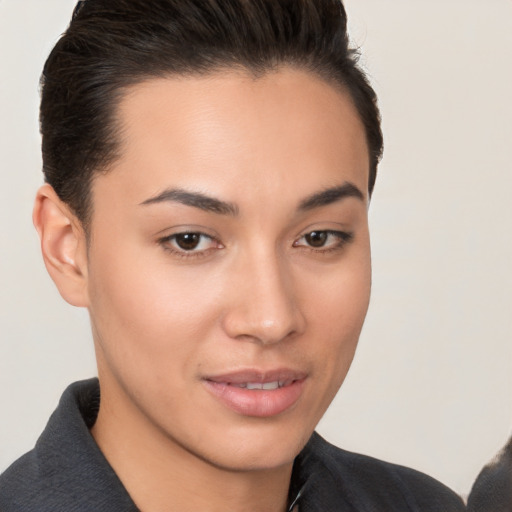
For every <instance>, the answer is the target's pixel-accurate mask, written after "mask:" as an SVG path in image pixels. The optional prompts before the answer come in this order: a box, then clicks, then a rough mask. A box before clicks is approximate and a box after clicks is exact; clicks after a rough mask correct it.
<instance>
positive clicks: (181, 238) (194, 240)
mask: <svg viewBox="0 0 512 512" xmlns="http://www.w3.org/2000/svg"><path fill="white" fill-rule="evenodd" d="M201 236H202V235H201V234H200V233H180V234H178V235H174V240H175V243H176V245H177V246H178V247H179V248H180V249H183V250H184V251H193V250H194V249H197V247H198V246H199V244H200V242H201Z"/></svg>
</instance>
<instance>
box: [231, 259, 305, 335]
mask: <svg viewBox="0 0 512 512" xmlns="http://www.w3.org/2000/svg"><path fill="white" fill-rule="evenodd" d="M232 277H233V279H232V280H230V288H231V290H230V292H231V293H230V295H231V296H232V299H231V301H230V303H229V306H228V308H227V311H225V314H224V316H223V327H224V330H225V332H226V333H227V334H228V336H230V337H231V338H236V339H246V340H251V341H256V342H259V343H261V344H263V345H271V344H275V343H278V342H280V341H282V340H285V339H287V338H290V337H292V336H294V335H297V334H300V333H302V332H303V331H304V328H305V324H306V321H305V317H304V315H303V313H302V311H301V308H300V302H299V297H297V294H296V291H295V286H294V284H295V283H294V279H293V275H292V272H291V271H290V269H289V268H287V265H286V262H283V261H281V260H280V258H279V257H278V256H275V255H273V256H272V257H268V256H267V257H264V256H261V257H259V258H258V257H253V258H250V259H249V260H248V261H246V262H244V263H243V264H239V265H238V268H237V270H236V271H235V275H233V276H232Z"/></svg>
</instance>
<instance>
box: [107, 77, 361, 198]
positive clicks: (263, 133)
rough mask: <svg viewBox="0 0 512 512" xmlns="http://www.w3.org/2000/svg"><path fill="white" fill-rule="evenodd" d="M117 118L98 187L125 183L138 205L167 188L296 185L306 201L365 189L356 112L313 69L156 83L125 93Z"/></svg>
mask: <svg viewBox="0 0 512 512" xmlns="http://www.w3.org/2000/svg"><path fill="white" fill-rule="evenodd" d="M117 116H118V122H119V126H120V133H121V148H120V152H119V154H120V157H119V159H118V161H117V162H116V163H115V164H114V166H113V169H112V171H111V172H110V173H108V174H106V175H102V176H100V177H99V179H98V181H101V180H103V179H113V180H118V181H123V182H124V185H123V186H125V187H128V188H129V189H130V190H131V192H132V193H133V197H134V201H136V200H139V199H140V201H142V200H144V199H145V198H146V197H147V196H148V195H153V194H155V193H157V192H158V191H159V189H161V188H164V187H168V186H170V185H175V186H179V187H184V188H187V187H192V188H194V189H199V190H201V189H204V188H208V189H209V190H211V188H212V186H213V185H212V184H215V187H216V188H217V189H219V192H221V195H223V196H225V195H226V194H228V195H229V194H230V193H231V192H233V193H235V192H236V193H240V192H241V191H246V192H249V191H251V192H252V193H254V192H255V191H256V190H264V189H266V188H269V191H268V192H269V193H271V192H272V190H275V189H276V188H277V189H279V187H290V186H293V187H295V188H297V193H298V194H301V193H302V191H301V190H299V189H300V188H301V187H299V186H297V182H300V183H301V184H302V185H303V187H302V188H303V189H304V193H303V195H307V194H308V193H309V192H310V190H311V188H312V187H314V188H322V187H328V186H332V185H336V184H339V183H340V182H343V181H350V182H353V183H355V184H356V185H357V186H358V188H360V189H361V190H363V191H365V193H366V190H367V180H368V161H369V159H368V148H367V144H366V137H365V132H364V127H363V125H362V122H361V120H360V118H359V115H358V113H357V111H356V109H355V107H354V105H353V103H352V101H351V99H350V97H349V96H348V94H347V93H345V92H343V91H341V90H340V89H338V88H336V87H334V86H332V85H329V84H327V83H326V82H325V81H323V80H322V79H320V78H318V77H317V76H315V75H313V74H311V73H308V72H304V71H299V70H296V69H281V70H279V71H277V72H272V73H268V74H266V75H263V76H261V77H258V78H255V77H254V76H252V75H250V74H248V73H245V72H235V71H229V72H228V71H225V72H217V73H214V74H210V75H206V76H194V77H172V78H158V79H150V80H147V81H145V82H143V83H140V84H137V85H135V86H132V87H131V88H129V89H128V90H127V91H126V94H125V95H124V97H123V98H122V100H121V102H120V104H119V107H118V112H117ZM169 181H172V183H169ZM269 181H272V186H271V185H270V183H268V182H269ZM230 186H231V188H230ZM215 187H214V188H215ZM270 188H272V190H270ZM220 189H222V190H220ZM213 191H214V192H216V190H213ZM143 196H145V197H143Z"/></svg>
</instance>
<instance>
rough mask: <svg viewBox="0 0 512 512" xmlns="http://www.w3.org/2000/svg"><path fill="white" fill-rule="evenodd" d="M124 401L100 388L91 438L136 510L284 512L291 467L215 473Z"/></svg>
mask: <svg viewBox="0 0 512 512" xmlns="http://www.w3.org/2000/svg"><path fill="white" fill-rule="evenodd" d="M109 390H110V391H109ZM123 398H124V397H122V396H118V393H112V392H111V388H110V387H109V386H106V387H103V386H102V395H101V406H100V411H99V414H98V418H97V421H96V423H95V425H94V427H93V428H92V430H91V433H92V435H93V437H94V439H95V440H96V442H97V444H98V446H99V447H100V449H101V451H102V452H103V454H104V455H105V457H106V459H107V460H108V462H109V463H110V465H111V466H112V468H113V469H114V471H115V472H116V474H117V476H118V477H119V479H120V480H121V482H122V483H123V485H124V486H125V488H126V490H127V491H128V493H129V494H130V496H131V498H132V499H133V501H134V502H135V504H136V505H137V507H138V508H139V510H141V511H143V512H164V511H165V512H166V511H168V510H180V512H192V511H197V510H201V511H203V512H225V511H226V510H236V511H237V512H285V510H286V505H287V498H288V488H289V484H290V478H291V471H292V463H290V464H286V465H285V466H281V467H277V468H271V469H264V470H251V471H249V470H247V471H237V470H231V469H225V468H220V467H218V466H215V465H213V464H212V463H210V462H208V461H206V460H203V459H201V458H199V457H198V456H197V455H196V454H193V453H191V452H190V451H188V450H187V449H185V448H184V447H183V446H181V445H179V444H178V443H177V442H175V441H174V440H173V439H171V438H170V437H169V436H167V435H166V434H165V433H164V432H162V431H161V430H160V429H158V428H157V427H156V426H155V425H152V424H151V423H150V421H149V420H148V419H147V418H146V417H145V416H143V415H142V414H141V413H140V411H138V410H135V406H133V405H132V404H130V403H129V401H127V400H124V399H123Z"/></svg>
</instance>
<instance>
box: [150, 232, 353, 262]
mask: <svg viewBox="0 0 512 512" xmlns="http://www.w3.org/2000/svg"><path fill="white" fill-rule="evenodd" d="M187 235H189V236H198V237H200V239H201V240H200V241H199V244H200V243H201V241H204V239H209V240H211V242H213V243H215V244H216V247H208V248H206V249H202V250H197V249H196V248H192V249H190V250H186V249H183V248H179V247H173V246H172V245H171V244H176V243H177V242H176V239H177V238H178V237H180V236H187ZM313 235H324V236H327V237H328V238H327V239H329V237H334V238H336V241H335V242H334V244H331V245H330V246H328V247H326V246H325V245H322V246H320V247H314V246H312V245H310V244H307V243H306V244H304V245H302V244H299V241H300V240H302V239H306V237H308V236H313ZM353 239H354V234H353V233H351V232H347V231H336V230H330V229H318V230H312V231H309V232H308V233H305V234H304V235H302V236H301V237H299V238H298V239H297V240H296V241H295V242H294V243H293V247H296V248H299V249H302V250H306V251H311V252H314V253H316V254H328V253H332V252H335V251H340V250H341V249H343V247H344V246H345V245H346V244H348V243H350V242H352V240H353ZM158 243H159V244H160V245H161V246H162V247H163V248H164V250H166V251H168V252H170V253H171V254H173V255H175V256H178V257H180V258H203V257H205V256H207V255H208V254H210V252H211V251H212V250H217V249H222V248H223V247H224V246H223V245H222V244H221V243H220V241H219V240H217V239H216V238H214V237H212V236H210V235H207V234H206V233H201V232H198V231H182V232H180V233H174V234H172V235H169V236H165V237H163V238H160V239H159V240H158Z"/></svg>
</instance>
